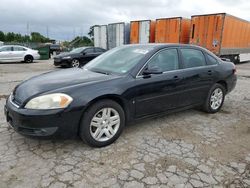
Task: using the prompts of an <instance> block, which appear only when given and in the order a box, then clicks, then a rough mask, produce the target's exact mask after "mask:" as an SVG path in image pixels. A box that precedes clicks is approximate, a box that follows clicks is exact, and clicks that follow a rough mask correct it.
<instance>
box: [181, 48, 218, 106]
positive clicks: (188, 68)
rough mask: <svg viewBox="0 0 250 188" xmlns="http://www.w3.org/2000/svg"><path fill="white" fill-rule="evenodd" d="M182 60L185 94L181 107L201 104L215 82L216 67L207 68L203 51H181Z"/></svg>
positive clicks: (189, 49)
mask: <svg viewBox="0 0 250 188" xmlns="http://www.w3.org/2000/svg"><path fill="white" fill-rule="evenodd" d="M180 54H181V60H182V66H183V71H182V83H183V94H182V96H181V99H180V100H181V105H182V106H188V105H195V104H201V103H203V102H204V100H205V99H206V97H207V94H208V91H209V89H210V87H211V85H212V84H213V82H214V79H213V78H214V73H215V71H214V68H215V67H214V66H207V64H206V59H205V56H204V54H203V52H202V51H201V50H198V49H192V48H181V49H180Z"/></svg>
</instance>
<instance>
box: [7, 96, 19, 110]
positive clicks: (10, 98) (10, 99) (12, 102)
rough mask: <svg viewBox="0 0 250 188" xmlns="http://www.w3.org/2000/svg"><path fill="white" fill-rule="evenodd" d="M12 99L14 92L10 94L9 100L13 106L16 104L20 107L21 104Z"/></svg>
mask: <svg viewBox="0 0 250 188" xmlns="http://www.w3.org/2000/svg"><path fill="white" fill-rule="evenodd" d="M12 99H13V94H10V96H9V101H10V103H11V104H12V105H13V106H15V107H16V108H20V106H19V105H17V104H16V103H14V101H13V100H12Z"/></svg>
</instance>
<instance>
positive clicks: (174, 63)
mask: <svg viewBox="0 0 250 188" xmlns="http://www.w3.org/2000/svg"><path fill="white" fill-rule="evenodd" d="M155 67H157V68H160V69H161V70H162V71H163V73H162V74H154V75H150V76H149V77H148V76H146V77H145V76H143V75H142V72H143V70H142V72H141V73H140V74H139V76H137V78H136V85H137V86H136V90H137V97H136V117H137V118H140V117H143V116H147V115H151V114H155V113H159V112H163V111H167V110H171V109H175V108H178V107H179V105H180V102H179V100H180V96H181V95H182V90H183V85H182V81H181V75H182V73H181V70H180V69H179V68H180V65H179V56H178V51H177V49H175V48H172V49H164V50H161V51H159V52H157V53H156V54H155V55H154V56H153V57H152V58H151V59H150V60H149V62H148V63H147V65H146V66H145V68H144V69H150V68H155Z"/></svg>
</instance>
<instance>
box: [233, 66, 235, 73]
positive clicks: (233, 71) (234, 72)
mask: <svg viewBox="0 0 250 188" xmlns="http://www.w3.org/2000/svg"><path fill="white" fill-rule="evenodd" d="M233 74H236V66H235V65H234V68H233Z"/></svg>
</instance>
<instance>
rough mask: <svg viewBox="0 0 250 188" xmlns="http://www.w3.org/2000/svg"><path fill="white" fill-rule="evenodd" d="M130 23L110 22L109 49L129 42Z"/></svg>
mask: <svg viewBox="0 0 250 188" xmlns="http://www.w3.org/2000/svg"><path fill="white" fill-rule="evenodd" d="M129 32H130V31H129V24H125V23H124V22H121V23H112V24H108V49H112V48H115V47H118V46H122V45H124V44H129Z"/></svg>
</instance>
